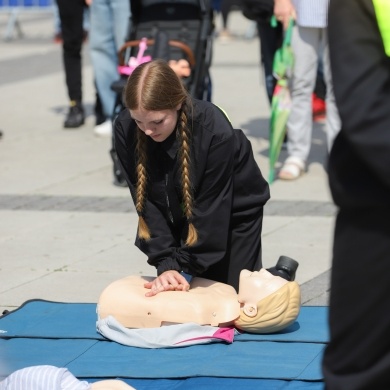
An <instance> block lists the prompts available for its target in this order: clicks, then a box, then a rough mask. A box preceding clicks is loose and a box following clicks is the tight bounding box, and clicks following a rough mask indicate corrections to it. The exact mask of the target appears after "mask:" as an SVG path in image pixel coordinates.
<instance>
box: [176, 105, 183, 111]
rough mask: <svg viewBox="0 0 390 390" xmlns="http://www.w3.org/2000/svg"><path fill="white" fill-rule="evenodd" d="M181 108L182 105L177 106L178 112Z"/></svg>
mask: <svg viewBox="0 0 390 390" xmlns="http://www.w3.org/2000/svg"><path fill="white" fill-rule="evenodd" d="M181 106H182V103H179V104H178V105H177V106H176V111H179V110H180V109H181Z"/></svg>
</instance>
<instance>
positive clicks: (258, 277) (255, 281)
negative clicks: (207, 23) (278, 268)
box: [238, 268, 288, 307]
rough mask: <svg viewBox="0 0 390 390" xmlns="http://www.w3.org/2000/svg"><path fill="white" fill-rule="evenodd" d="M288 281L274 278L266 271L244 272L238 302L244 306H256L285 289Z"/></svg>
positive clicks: (241, 277) (241, 275) (242, 272)
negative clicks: (282, 288)
mask: <svg viewBox="0 0 390 390" xmlns="http://www.w3.org/2000/svg"><path fill="white" fill-rule="evenodd" d="M286 283H288V282H287V280H285V279H283V278H281V277H279V276H274V275H272V274H271V273H270V272H268V271H267V270H266V269H264V268H262V269H261V270H260V271H255V272H251V271H248V270H242V271H241V273H240V286H239V291H238V301H239V302H240V303H241V305H242V306H244V307H245V306H256V305H257V302H259V301H261V300H262V299H264V298H266V297H268V296H269V295H271V294H273V293H274V292H275V291H277V290H279V289H280V288H281V287H283V286H284V285H285V284H286Z"/></svg>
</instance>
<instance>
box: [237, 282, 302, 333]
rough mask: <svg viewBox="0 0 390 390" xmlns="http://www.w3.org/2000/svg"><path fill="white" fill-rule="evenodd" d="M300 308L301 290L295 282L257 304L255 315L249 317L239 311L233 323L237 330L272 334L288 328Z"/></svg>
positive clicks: (287, 284)
mask: <svg viewBox="0 0 390 390" xmlns="http://www.w3.org/2000/svg"><path fill="white" fill-rule="evenodd" d="M300 308H301V290H300V287H299V284H298V283H297V282H288V283H286V284H285V285H284V286H283V287H281V288H280V289H279V290H277V291H275V292H274V293H273V294H271V295H269V296H268V297H266V298H264V299H262V300H261V301H259V302H258V303H257V314H256V315H255V316H254V317H249V316H248V315H246V314H245V313H244V311H241V314H240V317H239V318H238V319H237V320H236V321H235V322H234V325H235V326H236V327H237V328H238V329H242V330H243V331H245V332H249V333H274V332H278V331H280V330H282V329H285V328H287V327H288V326H290V325H291V324H292V323H294V321H295V320H296V319H297V317H298V314H299V311H300Z"/></svg>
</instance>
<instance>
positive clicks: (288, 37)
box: [283, 18, 295, 46]
mask: <svg viewBox="0 0 390 390" xmlns="http://www.w3.org/2000/svg"><path fill="white" fill-rule="evenodd" d="M294 24H295V21H294V19H293V18H290V20H289V22H288V26H287V29H286V32H285V35H284V40H283V46H290V45H291V37H292V32H293V27H294Z"/></svg>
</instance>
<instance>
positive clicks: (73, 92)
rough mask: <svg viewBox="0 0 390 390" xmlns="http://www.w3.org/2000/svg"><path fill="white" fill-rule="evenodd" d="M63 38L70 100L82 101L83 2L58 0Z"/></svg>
mask: <svg viewBox="0 0 390 390" xmlns="http://www.w3.org/2000/svg"><path fill="white" fill-rule="evenodd" d="M57 3H58V9H59V14H60V20H61V31H62V38H63V61H64V69H65V80H66V86H67V89H68V95H69V99H70V100H74V101H77V102H81V101H82V89H81V48H82V43H83V12H84V1H83V0H57Z"/></svg>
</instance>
